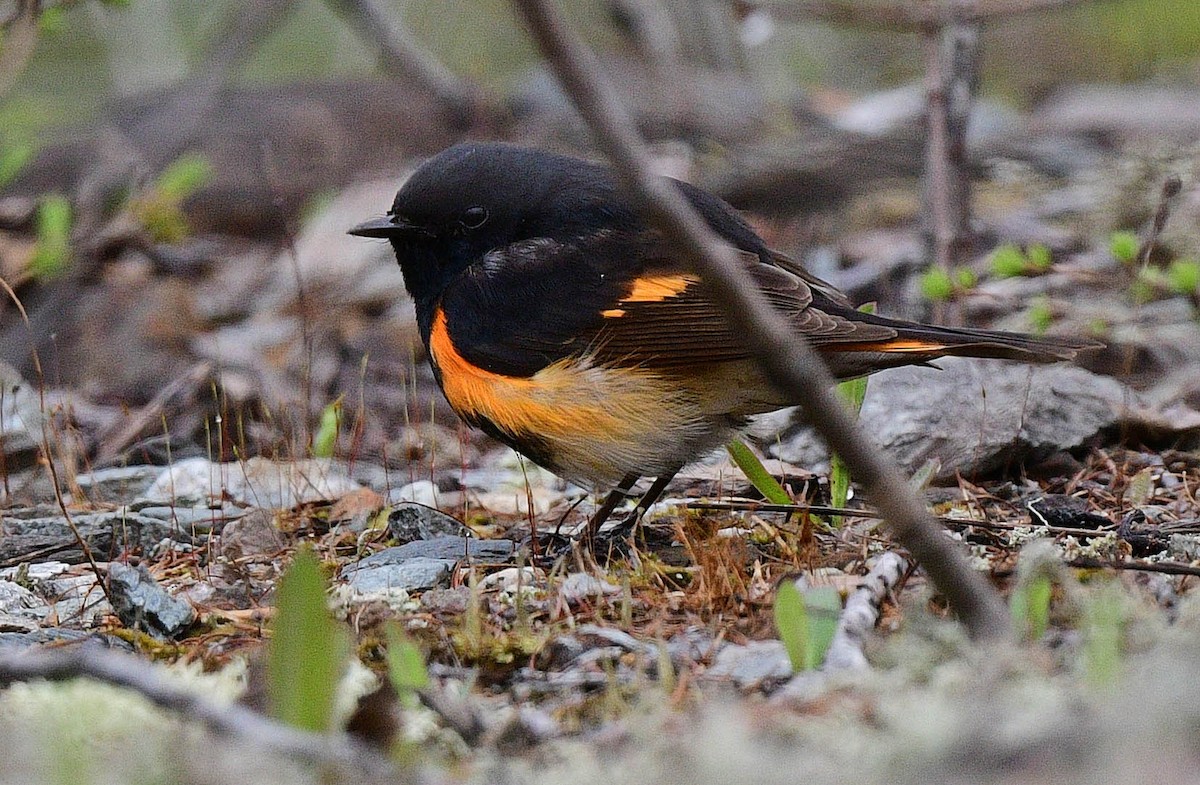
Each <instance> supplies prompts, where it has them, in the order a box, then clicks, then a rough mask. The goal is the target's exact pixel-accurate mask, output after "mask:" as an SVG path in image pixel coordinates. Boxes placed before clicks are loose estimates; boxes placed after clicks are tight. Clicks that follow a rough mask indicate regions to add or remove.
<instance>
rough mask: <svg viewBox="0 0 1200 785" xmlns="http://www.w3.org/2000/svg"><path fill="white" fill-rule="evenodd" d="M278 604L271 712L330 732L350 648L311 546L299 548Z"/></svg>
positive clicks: (299, 724) (269, 668)
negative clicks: (330, 606)
mask: <svg viewBox="0 0 1200 785" xmlns="http://www.w3.org/2000/svg"><path fill="white" fill-rule="evenodd" d="M276 605H277V611H276V614H275V619H274V622H273V623H272V625H271V630H272V634H271V643H270V646H269V649H268V660H267V696H268V699H269V702H270V706H271V714H272V716H274V717H275V718H276V719H278V720H280V721H281V722H285V723H287V724H289V725H293V726H295V727H297V728H303V729H305V730H311V731H326V730H329V729H330V725H331V723H332V721H333V708H334V695H335V692H336V690H337V684H338V679H339V678H340V677H341V674H342V668H343V666H344V664H345V662H346V657H347V654H348V652H349V650H350V647H349V643H348V641H347V638H346V633H345V631H344V630H343V629H342V628H341V627H340V626H339V625H338V624H337V622H336V621H334V619H333V617H332V616H331V615H330V613H329V609H328V607H327V606H326V604H325V580H324V578H322V577H321V568H320V565H319V564H318V563H317V557H316V556H314V555H313V552H312V551H311V550H310V549H308V548H302V549H301V550H299V551H297V552H296V557H295V559H294V560H293V561H292V566H291V567H289V568H288V571H287V572H286V573H284V575H283V577H282V578H281V579H280V581H279V589H278V593H277V601H276Z"/></svg>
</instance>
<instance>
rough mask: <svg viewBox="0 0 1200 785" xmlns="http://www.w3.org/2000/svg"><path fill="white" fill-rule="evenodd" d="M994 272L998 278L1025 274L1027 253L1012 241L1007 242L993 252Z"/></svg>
mask: <svg viewBox="0 0 1200 785" xmlns="http://www.w3.org/2000/svg"><path fill="white" fill-rule="evenodd" d="M992 274H994V275H995V276H996V277H997V278H1016V277H1017V276H1018V275H1024V274H1025V254H1023V253H1021V249H1020V248H1018V247H1017V246H1015V245H1013V244H1012V243H1005V244H1004V245H1001V246H999V247H998V248H996V250H995V251H993V252H992Z"/></svg>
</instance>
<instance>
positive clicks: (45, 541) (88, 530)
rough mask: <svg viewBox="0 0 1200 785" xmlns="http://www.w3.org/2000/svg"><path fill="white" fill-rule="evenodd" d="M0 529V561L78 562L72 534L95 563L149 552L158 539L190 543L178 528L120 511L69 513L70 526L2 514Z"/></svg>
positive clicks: (55, 519)
mask: <svg viewBox="0 0 1200 785" xmlns="http://www.w3.org/2000/svg"><path fill="white" fill-rule="evenodd" d="M72 524H73V525H74V527H75V530H74V531H73V530H72V528H71V526H72ZM0 526H3V530H4V532H5V536H4V537H0V562H7V563H15V562H19V561H25V560H37V561H49V560H56V561H61V562H66V563H68V564H79V563H81V562H83V561H85V558H84V554H83V549H82V548H81V547H80V546H79V542H78V540H77V538H76V534H75V532H76V531H77V532H78V533H79V537H81V538H82V539H83V540H84V542H86V543H87V544H88V547H89V548H90V549H91V551H92V555H93V556H94V557H95V558H96V559H97V560H98V561H110V560H111V559H113V558H116V557H117V556H118V555H120V554H121V553H125V552H128V551H131V550H142V551H144V552H147V553H149V552H150V551H151V550H152V549H153V548H154V547H155V546H157V545H158V544H159V543H160V542H162V541H163V540H169V541H174V542H178V543H192V542H193V538H192V536H191V534H190V533H189V532H188V531H186V530H185V529H184V528H183V527H182V526H180V525H177V524H175V523H169V522H167V521H161V520H158V519H156V518H148V517H146V516H144V515H141V514H140V513H131V512H128V511H122V510H118V511H115V512H99V513H80V514H76V515H72V516H71V521H70V523H68V521H67V519H66V518H65V517H63V516H62V515H54V516H48V517H44V518H9V517H7V516H6V517H4V518H3V519H2V520H0Z"/></svg>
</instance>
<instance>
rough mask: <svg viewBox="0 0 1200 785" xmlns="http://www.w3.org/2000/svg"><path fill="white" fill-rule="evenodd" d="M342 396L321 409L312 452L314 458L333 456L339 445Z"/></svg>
mask: <svg viewBox="0 0 1200 785" xmlns="http://www.w3.org/2000/svg"><path fill="white" fill-rule="evenodd" d="M342 397H343V396H341V395H339V396H338V397H337V400H335V401H333V402H332V403H330V404H328V405H327V406H326V407H325V408H324V409H322V410H321V420H320V422H319V423H318V424H317V432H316V433H315V434H313V446H312V454H313V457H314V458H332V457H333V453H334V449H335V448H336V447H337V438H338V430H339V428H340V426H341V423H342Z"/></svg>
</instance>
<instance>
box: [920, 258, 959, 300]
mask: <svg viewBox="0 0 1200 785" xmlns="http://www.w3.org/2000/svg"><path fill="white" fill-rule="evenodd" d="M921 296H922V297H924V298H925V299H926V300H930V301H932V302H935V303H938V302H946V301H947V300H949V299H950V298H951V297H953V296H954V280H953V279H952V278H951V277H950V273H949V272H947V271H946V270H943V269H942V268H940V267H931V268H929V269H928V270H926V271H925V272H924V273H923V274H922V275H921Z"/></svg>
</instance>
